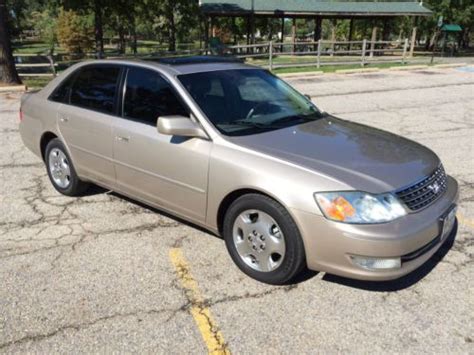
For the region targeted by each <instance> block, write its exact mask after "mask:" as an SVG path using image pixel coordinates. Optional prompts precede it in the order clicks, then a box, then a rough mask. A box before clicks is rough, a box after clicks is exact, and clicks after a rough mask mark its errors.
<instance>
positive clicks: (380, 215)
mask: <svg viewBox="0 0 474 355" xmlns="http://www.w3.org/2000/svg"><path fill="white" fill-rule="evenodd" d="M314 196H315V199H316V202H317V204H318V206H319V208H320V209H321V211H322V212H323V214H324V216H325V217H326V218H327V219H330V220H333V221H338V222H345V223H360V224H362V223H383V222H388V221H393V220H394V219H396V218H398V217H401V216H404V215H406V211H405V209H404V208H403V206H402V205H401V203H400V202H399V201H398V200H397V198H396V197H395V196H393V195H392V194H390V193H387V194H380V195H372V194H369V193H366V192H359V191H347V192H321V193H316V194H314Z"/></svg>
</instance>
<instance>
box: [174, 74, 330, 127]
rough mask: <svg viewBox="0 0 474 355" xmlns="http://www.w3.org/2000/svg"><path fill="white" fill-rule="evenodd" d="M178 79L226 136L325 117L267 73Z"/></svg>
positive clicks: (181, 77)
mask: <svg viewBox="0 0 474 355" xmlns="http://www.w3.org/2000/svg"><path fill="white" fill-rule="evenodd" d="M178 78H179V80H180V81H181V83H182V84H183V85H184V87H185V88H186V90H187V91H188V92H189V93H190V94H191V96H192V97H193V98H194V100H195V101H196V103H197V104H198V105H199V107H200V108H201V109H202V111H204V113H205V114H206V115H207V117H208V118H209V120H210V121H211V122H212V123H213V124H214V126H216V127H217V129H218V130H219V131H220V132H222V133H223V134H226V135H232V136H238V135H247V134H254V133H259V132H264V131H269V130H274V129H279V128H283V127H288V126H292V125H296V124H300V123H304V122H306V121H312V120H315V119H318V118H320V117H322V114H321V113H320V112H319V110H318V109H317V108H316V106H314V105H313V103H312V102H311V101H310V100H309V99H307V98H306V97H305V96H303V95H301V94H300V93H298V92H297V91H296V90H294V89H293V88H292V87H291V86H289V85H288V84H286V83H285V82H284V81H283V80H280V79H278V78H277V77H276V76H274V75H272V74H270V73H269V72H268V71H266V70H263V69H240V70H239V69H236V70H219V71H212V72H203V73H194V74H186V75H180V76H179V77H178Z"/></svg>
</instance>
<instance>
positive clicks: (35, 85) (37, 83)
mask: <svg viewBox="0 0 474 355" xmlns="http://www.w3.org/2000/svg"><path fill="white" fill-rule="evenodd" d="M52 79H53V77H33V76H27V77H23V78H22V81H23V84H25V85H26V86H27V87H28V89H29V90H31V89H33V90H34V89H41V88H43V87H45V86H46V84H48V83H49V82H50V81H51V80H52Z"/></svg>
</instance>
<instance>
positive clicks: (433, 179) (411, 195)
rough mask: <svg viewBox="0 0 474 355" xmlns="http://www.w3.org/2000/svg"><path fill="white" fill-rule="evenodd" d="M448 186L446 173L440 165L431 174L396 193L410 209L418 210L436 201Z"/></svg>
mask: <svg viewBox="0 0 474 355" xmlns="http://www.w3.org/2000/svg"><path fill="white" fill-rule="evenodd" d="M446 187H447V181H446V173H445V171H444V168H443V166H442V165H440V166H439V167H438V168H437V169H436V170H435V171H434V172H433V173H432V174H431V175H430V176H428V177H426V178H424V179H423V180H421V181H420V182H418V183H416V184H414V185H412V186H410V187H408V188H405V189H403V190H400V191H398V192H397V193H396V194H397V196H398V198H399V199H400V200H401V201H403V202H404V203H405V205H406V206H407V207H408V208H409V209H410V210H412V211H418V210H420V209H422V208H423V207H426V206H428V205H430V204H431V203H433V202H434V201H436V200H437V199H438V197H440V196H441V195H442V194H443V193H444V192H445V191H446Z"/></svg>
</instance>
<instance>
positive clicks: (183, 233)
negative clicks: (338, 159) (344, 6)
mask: <svg viewBox="0 0 474 355" xmlns="http://www.w3.org/2000/svg"><path fill="white" fill-rule="evenodd" d="M471 68H472V67H471ZM289 81H290V82H291V83H292V84H293V85H294V86H295V87H296V88H298V89H300V91H302V92H303V93H307V94H310V95H311V96H312V97H313V100H314V101H315V102H317V103H318V104H319V105H320V106H322V107H323V108H324V109H325V110H326V111H328V112H331V113H333V114H335V115H338V116H340V117H342V118H346V119H349V120H353V121H357V122H362V123H365V124H369V125H373V126H376V127H379V128H382V129H385V130H388V131H392V132H394V133H398V134H401V135H404V136H406V137H408V138H411V139H414V140H416V141H418V142H421V143H422V144H425V145H427V146H428V147H430V148H431V149H433V150H434V151H435V152H437V153H438V154H439V156H440V157H441V159H442V160H443V162H444V166H445V168H446V170H447V172H448V173H449V174H451V175H453V176H454V177H455V178H456V179H458V181H459V184H460V187H461V199H460V206H459V214H458V221H459V223H458V229H457V234H456V236H455V238H454V239H453V238H451V240H449V241H448V242H446V243H445V245H444V246H443V247H442V248H441V249H440V250H439V251H438V252H437V253H436V254H435V255H434V257H433V258H432V259H430V260H429V261H428V262H427V263H426V264H425V265H424V266H423V267H422V268H420V269H419V270H417V271H416V272H415V273H413V274H411V275H409V276H407V277H405V278H403V279H401V280H397V281H393V282H386V283H370V282H361V281H352V280H348V279H344V278H340V277H336V276H332V275H327V274H324V273H317V274H307V275H305V277H303V278H302V279H301V280H300V282H298V283H296V284H294V285H289V286H283V287H273V286H267V285H264V284H260V283H258V282H256V281H253V280H251V279H250V278H248V277H246V276H245V275H243V274H242V273H241V272H239V270H238V269H237V268H236V267H235V266H234V265H233V263H232V261H231V259H230V257H229V256H228V254H227V251H226V249H225V246H224V243H223V241H222V240H221V239H219V238H217V237H215V236H213V235H210V234H208V233H205V232H203V231H201V230H199V229H196V228H194V227H193V226H190V225H187V224H183V223H182V222H181V221H179V220H176V219H173V218H172V217H170V216H168V215H166V214H163V213H160V212H159V211H156V210H152V209H149V208H146V207H144V206H142V205H140V204H138V203H135V202H133V201H130V200H128V199H125V198H123V197H121V196H119V195H117V194H115V193H111V192H106V191H101V190H99V189H95V190H94V191H92V193H91V194H90V195H89V196H85V197H81V198H78V199H77V198H67V197H63V196H60V195H59V194H58V193H57V192H56V191H55V190H54V189H53V188H52V186H51V185H50V183H49V181H48V178H47V175H46V171H45V169H44V167H43V164H42V163H41V161H40V160H39V159H38V158H37V157H35V156H34V155H33V154H32V153H30V152H29V151H27V150H26V148H24V147H23V145H22V143H21V139H20V137H19V133H18V113H17V111H18V107H19V98H20V94H0V147H1V152H2V154H1V155H0V174H1V175H0V176H1V177H0V184H1V185H0V352H4V353H10V352H39V353H49V352H64V353H66V352H74V353H77V352H81V353H82V352H99V351H100V352H113V351H121V352H123V351H125V352H145V351H146V352H158V353H164V352H166V353H205V352H207V351H208V350H210V349H212V348H216V349H220V350H224V351H230V352H233V353H281V352H285V353H290V352H294V353H314V352H319V353H324V352H330V353H333V352H351V353H353V352H356V353H362V352H363V353H368V352H371V353H376V352H382V351H383V352H403V353H433V352H436V353H442V352H454V353H473V352H474V346H473V341H474V320H473V316H474V263H473V258H474V256H473V253H474V243H473V235H474V73H473V72H469V71H468V70H461V69H455V68H451V69H424V70H418V71H410V72H408V71H400V72H390V71H381V72H378V73H371V74H369V73H367V74H354V75H337V74H333V75H324V76H317V77H301V78H293V79H289Z"/></svg>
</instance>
